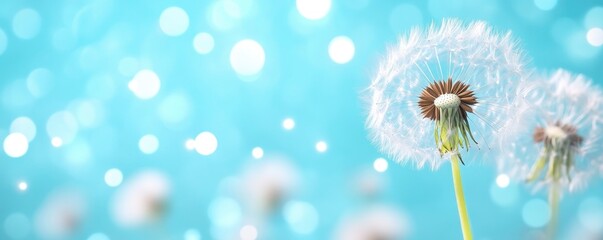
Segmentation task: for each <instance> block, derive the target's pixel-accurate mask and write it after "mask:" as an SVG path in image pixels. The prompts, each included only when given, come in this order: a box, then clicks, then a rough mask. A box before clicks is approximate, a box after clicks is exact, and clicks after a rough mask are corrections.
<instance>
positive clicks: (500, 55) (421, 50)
mask: <svg viewBox="0 0 603 240" xmlns="http://www.w3.org/2000/svg"><path fill="white" fill-rule="evenodd" d="M523 65H524V63H523V55H522V54H521V53H520V51H519V50H518V48H517V44H516V42H515V41H514V40H513V39H512V37H511V34H510V33H506V34H503V35H498V34H496V33H495V32H494V31H493V30H492V29H491V27H489V26H488V25H487V24H486V23H484V22H480V21H478V22H473V23H470V24H468V25H464V24H462V23H461V22H460V21H458V20H444V21H443V22H442V24H441V26H439V27H438V26H435V25H432V26H430V27H429V29H428V30H427V31H421V30H420V29H413V30H411V32H410V34H409V35H407V36H404V37H402V38H401V39H400V42H399V43H398V44H397V45H396V46H394V47H392V48H390V49H389V51H388V53H387V55H386V57H385V58H384V60H383V61H382V62H381V63H380V65H379V68H378V71H377V74H376V76H375V77H374V78H373V81H372V83H371V85H370V87H369V93H370V94H369V99H368V102H369V113H368V119H367V127H368V128H369V131H370V135H371V137H372V138H373V140H374V142H375V143H376V144H378V145H379V146H380V148H381V150H382V151H383V152H385V153H387V154H388V155H390V156H391V157H392V158H393V159H395V160H397V161H398V162H412V163H414V164H415V165H416V166H417V167H419V168H420V167H423V166H424V165H426V164H427V165H429V166H431V168H432V169H437V168H438V167H439V166H440V165H441V164H442V163H444V162H447V161H449V160H450V162H451V165H452V171H453V182H454V186H455V193H456V196H457V205H458V208H459V215H460V218H461V226H462V230H463V236H464V238H465V239H471V238H472V237H471V230H470V226H469V217H468V214H467V210H466V207H465V200H464V196H463V190H462V183H461V176H460V169H459V165H460V163H462V164H464V160H463V158H461V150H467V151H468V150H469V149H470V148H471V147H472V146H473V147H477V148H483V149H491V147H493V146H492V145H491V143H492V140H493V139H496V137H497V134H498V133H500V132H501V131H504V128H506V127H507V126H509V124H508V122H509V121H512V116H513V114H512V113H513V110H514V109H513V106H514V105H515V104H516V102H515V98H516V97H517V96H520V94H524V93H523V90H522V86H523V82H524V81H523V79H524V76H525V72H524V70H523Z"/></svg>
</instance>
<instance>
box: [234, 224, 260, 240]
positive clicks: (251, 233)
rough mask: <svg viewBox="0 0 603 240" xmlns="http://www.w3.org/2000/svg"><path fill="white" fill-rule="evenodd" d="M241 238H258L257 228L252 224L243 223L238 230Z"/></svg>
mask: <svg viewBox="0 0 603 240" xmlns="http://www.w3.org/2000/svg"><path fill="white" fill-rule="evenodd" d="M239 235H240V236H241V240H255V239H257V238H258V230H257V228H255V227H254V226H253V225H245V226H243V227H242V228H241V231H240V232H239Z"/></svg>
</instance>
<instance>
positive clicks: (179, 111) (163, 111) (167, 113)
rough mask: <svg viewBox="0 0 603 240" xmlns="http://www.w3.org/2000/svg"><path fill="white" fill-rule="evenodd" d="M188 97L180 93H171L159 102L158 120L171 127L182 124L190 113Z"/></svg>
mask: <svg viewBox="0 0 603 240" xmlns="http://www.w3.org/2000/svg"><path fill="white" fill-rule="evenodd" d="M191 108H192V107H191V104H190V101H189V100H188V97H187V96H186V95H184V94H182V93H172V94H170V95H168V96H167V97H165V98H164V99H163V100H161V103H159V106H158V107H157V114H158V115H159V118H160V119H161V120H162V121H163V122H165V123H167V124H171V125H178V124H180V123H182V122H183V121H184V120H185V119H186V118H187V117H188V116H189V114H190V112H191Z"/></svg>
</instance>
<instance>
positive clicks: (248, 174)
mask: <svg viewBox="0 0 603 240" xmlns="http://www.w3.org/2000/svg"><path fill="white" fill-rule="evenodd" d="M241 180H242V181H241V186H240V189H241V195H242V198H243V199H244V200H245V202H246V203H247V204H248V206H249V207H250V210H251V211H252V215H255V216H266V215H269V214H271V213H274V212H275V211H276V210H278V208H279V207H280V206H281V205H282V204H283V203H284V202H285V201H287V200H288V199H289V197H290V195H291V194H293V192H294V191H295V189H296V187H297V186H298V185H299V173H298V170H297V168H295V167H294V166H293V165H292V164H291V163H290V162H289V161H287V160H285V159H284V158H281V157H275V158H270V157H268V159H266V160H263V161H260V162H254V164H252V165H250V166H249V167H248V168H247V169H246V171H245V172H244V173H243V174H242V179H241Z"/></svg>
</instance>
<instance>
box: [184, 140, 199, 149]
mask: <svg viewBox="0 0 603 240" xmlns="http://www.w3.org/2000/svg"><path fill="white" fill-rule="evenodd" d="M196 146H197V144H196V143H195V139H190V138H189V139H186V140H185V141H184V148H186V149H187V150H189V151H190V150H195V147H196Z"/></svg>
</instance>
